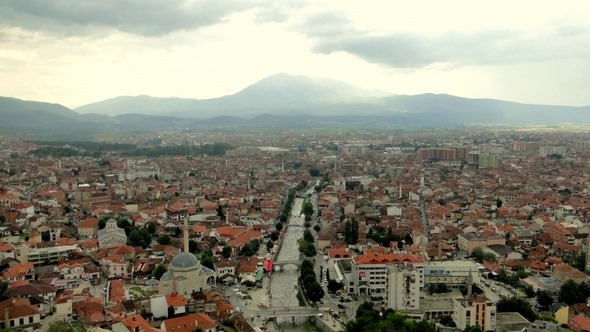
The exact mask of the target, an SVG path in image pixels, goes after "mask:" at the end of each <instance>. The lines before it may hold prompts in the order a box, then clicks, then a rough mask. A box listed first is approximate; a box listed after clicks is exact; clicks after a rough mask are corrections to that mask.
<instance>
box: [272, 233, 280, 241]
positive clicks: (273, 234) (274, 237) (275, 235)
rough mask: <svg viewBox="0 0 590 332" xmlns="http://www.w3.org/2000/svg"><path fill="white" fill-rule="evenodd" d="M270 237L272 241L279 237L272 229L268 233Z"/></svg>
mask: <svg viewBox="0 0 590 332" xmlns="http://www.w3.org/2000/svg"><path fill="white" fill-rule="evenodd" d="M270 239H271V240H273V241H276V240H278V239H279V232H277V231H273V232H272V233H270Z"/></svg>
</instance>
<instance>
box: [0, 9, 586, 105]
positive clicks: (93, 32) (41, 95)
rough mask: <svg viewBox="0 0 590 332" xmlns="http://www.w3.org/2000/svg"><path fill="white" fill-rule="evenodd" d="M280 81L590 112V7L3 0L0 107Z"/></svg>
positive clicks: (231, 89)
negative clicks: (324, 81)
mask: <svg viewBox="0 0 590 332" xmlns="http://www.w3.org/2000/svg"><path fill="white" fill-rule="evenodd" d="M279 72H285V73H288V74H293V75H306V76H310V77H321V78H332V79H336V80H341V81H344V82H347V83H350V84H353V85H356V86H359V87H363V88H369V89H377V90H383V91H388V92H391V93H394V94H419V93H425V92H434V93H448V94H453V95H458V96H463V97H474V98H498V99H505V100H512V101H518V102H526V103H540V104H541V103H544V104H563V105H576V106H578V105H590V93H589V92H590V2H589V1H587V0H583V1H560V2H556V1H539V0H536V1H525V0H519V1H513V0H511V1H472V0H469V1H454V0H448V1H440V0H436V1H407V0H405V1H397V0H387V1H370V0H369V1H367V0H364V1H342V0H334V1H330V0H326V1H317V0H315V1H313V0H309V1H306V0H244V1H242V0H192V1H191V0H101V1H96V0H78V1H71V0H51V1H47V0H28V1H22V0H5V1H2V2H0V82H1V84H0V95H2V96H11V97H16V98H21V99H29V100H39V101H48V102H55V103H61V104H63V105H65V106H68V107H76V106H80V105H83V104H86V103H91V102H95V101H100V100H103V99H107V98H112V97H115V96H121V95H140V94H145V95H151V96H158V97H169V96H177V97H187V98H212V97H218V96H222V95H227V94H232V93H235V92H237V91H239V90H241V89H242V88H244V87H246V86H247V85H249V84H252V83H254V82H256V81H258V80H260V79H262V78H264V77H267V76H270V75H273V74H276V73H279Z"/></svg>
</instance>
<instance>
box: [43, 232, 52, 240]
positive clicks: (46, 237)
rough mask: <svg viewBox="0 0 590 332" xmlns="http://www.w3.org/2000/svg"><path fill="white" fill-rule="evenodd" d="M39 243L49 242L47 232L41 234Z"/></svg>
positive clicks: (49, 237)
mask: <svg viewBox="0 0 590 332" xmlns="http://www.w3.org/2000/svg"><path fill="white" fill-rule="evenodd" d="M41 241H43V242H49V241H51V235H50V234H49V231H45V232H41Z"/></svg>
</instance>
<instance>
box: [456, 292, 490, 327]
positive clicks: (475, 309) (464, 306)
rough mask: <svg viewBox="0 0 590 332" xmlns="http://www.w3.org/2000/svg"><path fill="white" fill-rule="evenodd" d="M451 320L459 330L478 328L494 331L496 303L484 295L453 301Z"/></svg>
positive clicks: (468, 296) (469, 296)
mask: <svg viewBox="0 0 590 332" xmlns="http://www.w3.org/2000/svg"><path fill="white" fill-rule="evenodd" d="M452 317H453V320H454V321H455V324H457V328H459V329H460V330H463V329H465V328H466V327H468V326H476V325H477V326H479V327H481V329H482V330H483V331H495V330H496V303H494V302H492V301H491V300H489V299H488V298H486V297H485V295H467V296H465V297H460V298H456V299H453V315H452Z"/></svg>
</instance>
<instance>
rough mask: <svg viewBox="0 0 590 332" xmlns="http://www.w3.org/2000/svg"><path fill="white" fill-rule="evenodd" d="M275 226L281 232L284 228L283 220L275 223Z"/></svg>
mask: <svg viewBox="0 0 590 332" xmlns="http://www.w3.org/2000/svg"><path fill="white" fill-rule="evenodd" d="M275 228H276V229H277V231H279V232H280V231H281V230H282V229H283V223H282V222H278V223H277V224H276V225H275Z"/></svg>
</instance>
